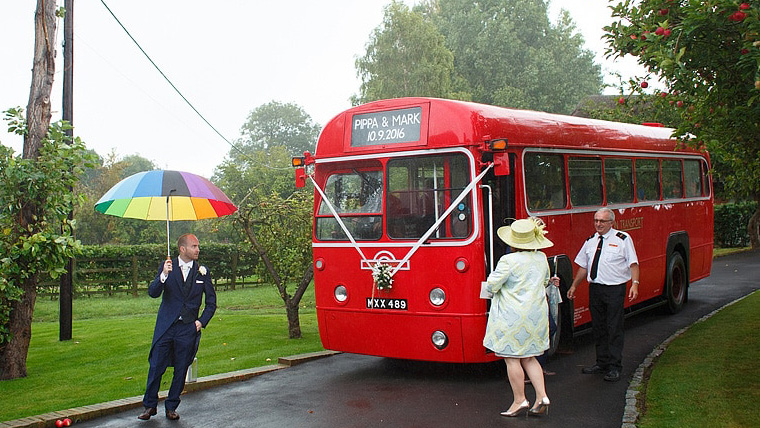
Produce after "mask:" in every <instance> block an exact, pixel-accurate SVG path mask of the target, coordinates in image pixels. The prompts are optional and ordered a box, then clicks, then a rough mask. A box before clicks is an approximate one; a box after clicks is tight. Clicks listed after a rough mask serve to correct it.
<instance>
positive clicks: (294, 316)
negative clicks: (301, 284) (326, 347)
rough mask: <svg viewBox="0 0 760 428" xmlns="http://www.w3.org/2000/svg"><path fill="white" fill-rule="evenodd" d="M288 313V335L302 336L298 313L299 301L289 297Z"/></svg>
mask: <svg viewBox="0 0 760 428" xmlns="http://www.w3.org/2000/svg"><path fill="white" fill-rule="evenodd" d="M285 308H286V311H287V313H288V337H289V338H291V339H300V338H301V320H300V319H299V315H298V303H297V302H296V301H295V299H288V301H287V302H286V303H285Z"/></svg>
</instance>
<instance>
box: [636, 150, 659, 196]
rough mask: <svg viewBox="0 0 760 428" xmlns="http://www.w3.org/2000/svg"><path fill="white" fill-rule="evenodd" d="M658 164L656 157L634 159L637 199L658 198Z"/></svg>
mask: <svg viewBox="0 0 760 428" xmlns="http://www.w3.org/2000/svg"><path fill="white" fill-rule="evenodd" d="M659 176H660V165H659V162H658V161H657V160H656V159H636V197H637V198H638V200H639V201H654V200H658V199H660V180H659Z"/></svg>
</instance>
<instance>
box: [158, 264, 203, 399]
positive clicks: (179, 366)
mask: <svg viewBox="0 0 760 428" xmlns="http://www.w3.org/2000/svg"><path fill="white" fill-rule="evenodd" d="M163 269H164V263H161V266H159V270H158V275H156V278H155V279H154V280H153V282H151V283H150V286H148V295H149V296H150V297H153V298H157V297H159V296H161V295H162V294H163V297H162V299H161V306H160V307H159V308H158V315H157V316H156V327H155V329H154V331H153V343H152V345H151V347H150V354H149V356H148V361H149V362H150V370H149V371H148V384H147V387H146V388H145V396H144V397H143V405H144V406H145V407H156V405H157V404H158V390H159V388H160V386H161V377H162V376H163V374H164V372H165V371H166V368H167V367H169V366H173V367H174V375H173V377H172V383H171V387H170V388H169V395H168V396H167V398H166V402H165V403H164V405H165V407H166V409H167V410H175V409H176V408H177V406H179V402H180V399H179V396H180V394H181V393H182V390H183V389H184V387H185V375H186V373H187V368H188V367H189V365H190V363H192V361H193V358H195V353H196V352H197V351H198V344H199V342H200V338H201V333H200V332H199V331H196V328H195V320H198V321H200V322H201V324H202V326H203V327H204V328H205V327H206V325H208V323H209V321H211V317H213V316H214V312H216V292H215V291H214V286H213V284H212V283H211V274H210V273H209V272H208V271H206V274H205V275H203V274H201V272H199V265H198V262H197V261H193V266H192V268H191V269H190V271H189V272H188V274H187V284H185V280H184V278H183V275H182V269H181V268H180V267H179V261H178V260H177V258H176V257H175V258H174V259H172V270H171V272H169V275H168V276H167V278H166V281H165V282H161V272H162V271H163ZM202 296H205V306H204V308H203V313H202V314H201V316H200V318H199V317H198V312H199V311H200V307H201V298H202ZM180 318H181V319H180Z"/></svg>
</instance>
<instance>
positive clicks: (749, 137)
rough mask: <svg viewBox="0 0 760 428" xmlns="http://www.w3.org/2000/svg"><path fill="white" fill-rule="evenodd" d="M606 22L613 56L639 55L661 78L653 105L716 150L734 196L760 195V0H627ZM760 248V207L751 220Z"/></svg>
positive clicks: (687, 137)
mask: <svg viewBox="0 0 760 428" xmlns="http://www.w3.org/2000/svg"><path fill="white" fill-rule="evenodd" d="M611 8H612V14H613V18H614V21H613V22H612V23H611V24H610V25H609V26H607V27H605V31H606V32H607V33H606V38H607V41H608V43H609V46H610V48H609V50H608V54H609V55H610V56H624V55H633V56H635V57H636V58H637V60H638V62H639V63H640V64H642V65H643V66H644V67H645V68H646V70H647V71H648V73H649V74H648V75H646V76H641V78H640V80H639V81H637V82H635V83H636V85H634V86H635V87H638V88H642V86H648V85H649V84H650V81H652V82H656V81H659V82H660V83H661V84H662V85H664V87H665V88H666V89H665V90H663V91H656V92H655V94H654V96H653V97H651V99H652V102H657V103H659V104H660V106H661V108H664V109H671V110H674V111H676V112H678V115H679V116H680V119H681V120H680V121H679V122H678V124H677V128H676V136H677V137H678V138H679V139H681V140H682V141H683V142H684V143H685V144H689V145H691V146H694V147H697V148H704V149H707V150H709V151H710V154H711V156H712V159H713V165H714V167H715V173H716V175H717V176H719V178H720V179H721V180H723V182H724V183H725V185H726V188H727V190H729V191H730V192H731V193H732V194H733V195H734V196H736V197H738V198H750V199H754V200H756V201H758V200H760V121H759V120H758V118H760V2H757V1H755V0H752V1H744V2H742V1H737V0H711V1H688V0H643V1H632V0H626V1H622V2H619V3H618V4H617V5H615V6H612V7H611ZM748 232H749V236H750V241H751V243H752V247H753V248H758V247H760V208H758V210H757V211H756V212H755V213H754V215H753V216H752V218H751V219H750V221H749V225H748Z"/></svg>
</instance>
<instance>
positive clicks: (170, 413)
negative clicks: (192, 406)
mask: <svg viewBox="0 0 760 428" xmlns="http://www.w3.org/2000/svg"><path fill="white" fill-rule="evenodd" d="M166 419H169V420H170V421H176V420H177V419H179V413H177V412H175V411H174V410H168V409H167V410H166Z"/></svg>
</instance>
